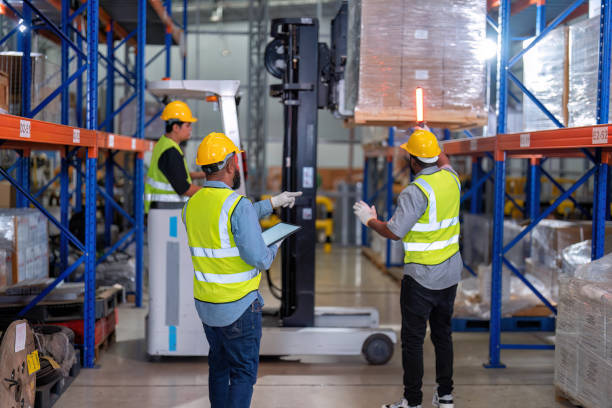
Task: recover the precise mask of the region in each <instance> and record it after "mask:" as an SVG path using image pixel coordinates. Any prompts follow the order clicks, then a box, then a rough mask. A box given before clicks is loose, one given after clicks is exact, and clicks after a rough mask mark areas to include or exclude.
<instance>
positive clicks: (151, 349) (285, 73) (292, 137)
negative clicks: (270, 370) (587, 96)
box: [147, 2, 397, 365]
mask: <svg viewBox="0 0 612 408" xmlns="http://www.w3.org/2000/svg"><path fill="white" fill-rule="evenodd" d="M347 18H348V6H347V4H346V2H345V3H344V4H343V5H342V6H341V8H340V10H339V12H338V14H337V16H336V17H335V18H334V19H333V21H332V31H331V32H332V39H331V48H330V47H328V46H327V44H324V43H320V42H319V22H318V21H317V19H314V18H281V19H274V20H272V21H271V37H272V38H273V40H272V41H271V42H270V43H269V44H268V46H267V47H266V52H265V65H266V69H267V70H268V72H269V73H270V74H271V75H273V76H274V77H276V78H279V79H281V80H282V82H281V83H280V84H275V85H272V86H271V88H270V94H271V95H272V96H273V97H278V98H280V101H281V103H282V104H283V107H284V144H283V161H282V162H283V168H282V188H283V191H302V192H303V195H302V196H301V197H299V198H298V199H297V200H296V204H295V206H294V207H293V208H284V209H282V211H281V218H282V221H283V222H287V223H291V224H295V225H299V226H301V227H302V229H301V230H300V231H299V232H298V233H297V234H294V235H291V236H290V237H288V238H287V239H286V240H285V242H284V243H283V245H282V249H281V251H282V252H281V254H282V260H281V261H282V262H281V265H282V272H281V277H282V285H281V286H282V287H281V306H280V310H275V311H272V312H270V311H268V310H266V309H265V308H264V316H263V324H262V326H263V329H262V332H263V334H262V339H261V347H260V355H268V356H283V355H360V354H362V355H363V356H364V357H365V359H366V360H367V361H368V363H370V364H374V365H378V364H385V363H387V362H388V361H389V360H390V359H391V357H392V355H393V350H394V345H395V343H396V342H397V336H396V333H395V332H394V331H393V330H391V329H385V328H380V327H379V315H378V310H376V309H375V308H367V307H361V308H353V307H315V246H316V233H315V217H316V191H317V184H316V173H317V155H316V152H317V117H318V110H319V109H329V110H331V111H332V112H334V114H335V115H336V116H338V117H341V116H342V115H343V111H344V106H343V101H344V91H343V87H344V65H345V63H346V49H347V46H346V32H347ZM219 82H232V83H236V82H237V81H198V80H184V81H180V80H169V81H157V82H152V83H150V84H149V90H150V91H151V92H153V93H154V94H156V95H158V96H160V97H169V98H183V99H193V98H197V99H201V100H202V99H205V98H206V97H210V96H211V95H217V96H219V101H220V111H221V113H222V114H223V123H224V128H226V127H227V125H228V124H229V125H230V128H231V129H225V132H226V133H227V132H228V130H229V131H231V132H232V133H231V135H230V134H228V136H229V137H230V138H231V139H232V141H234V143H236V145H238V146H240V138H239V133H238V126H237V117H236V116H235V115H236V107H235V104H232V102H231V99H233V97H235V93H234V95H231V92H226V94H225V95H220V94H218V93H217V92H220V89H221V88H223V86H220V85H219V84H218V83H219ZM215 83H217V84H216V85H215ZM232 89H234V90H235V91H234V92H237V89H238V88H237V87H236V86H234V87H232ZM224 101H225V103H224ZM230 116H232V117H230ZM234 124H235V126H234ZM242 185H243V186H244V183H243V184H242ZM242 193H243V192H242ZM179 220H180V217H179ZM166 222H167V221H166V220H165V219H164V220H163V221H162V224H165V223H166ZM179 222H180V221H179ZM151 224H152V223H151V221H150V223H149V225H151ZM166 229H167V228H166V227H165V226H164V227H163V229H162V230H163V233H162V234H160V235H159V236H157V235H152V234H150V235H149V236H150V237H151V239H153V240H158V241H163V240H166V238H164V237H165V236H166V235H168V234H167V233H166ZM179 229H180V230H181V231H179V232H178V234H177V237H176V240H177V241H178V242H179V244H178V245H179V247H180V248H179V250H178V254H177V253H174V252H173V253H172V254H171V256H175V257H178V258H180V259H179V260H178V263H177V264H176V266H175V267H172V270H170V269H168V266H167V265H169V264H170V263H169V262H168V260H167V259H166V258H165V257H166V254H167V253H168V252H167V251H166V250H165V249H164V245H165V244H164V242H160V243H158V244H155V243H152V242H149V252H150V253H152V255H151V257H155V260H153V259H151V262H150V263H149V268H150V269H149V281H150V302H151V303H150V311H149V316H148V317H147V352H148V353H149V355H150V356H167V355H207V354H208V344H207V343H206V337H205V335H204V332H203V329H202V324H201V321H200V320H199V317H198V316H197V312H196V310H195V307H194V305H193V288H192V280H193V277H192V274H193V267H192V265H191V258H190V253H189V247H188V245H187V238H186V233H185V231H184V228H183V227H182V226H180V228H179ZM164 233H165V235H164ZM153 248H155V250H153ZM173 265H174V264H173ZM176 271H179V272H178V273H179V274H180V281H181V283H180V289H174V292H173V293H172V294H169V293H168V289H169V288H168V287H165V284H166V283H167V282H169V280H170V279H169V278H168V276H169V275H168V274H172V275H173V276H172V279H176ZM174 286H176V285H174ZM164 288H165V290H164ZM177 295H178V296H177ZM168 307H170V309H172V310H171V312H172V313H173V316H175V317H176V318H175V319H174V320H173V321H172V322H170V321H169V320H168V318H167V316H168V312H169V310H168V309H167V308H168ZM169 323H175V324H169Z"/></svg>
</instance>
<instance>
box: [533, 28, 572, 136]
mask: <svg viewBox="0 0 612 408" xmlns="http://www.w3.org/2000/svg"><path fill="white" fill-rule="evenodd" d="M566 33H567V28H566V27H560V28H557V29H555V30H553V31H551V32H550V33H548V35H546V36H545V37H544V38H543V39H542V40H541V41H540V42H538V43H537V44H536V45H534V46H533V48H532V49H530V50H529V51H528V52H527V53H526V54H525V56H524V57H523V81H524V83H525V86H526V87H527V89H529V90H530V91H531V93H533V95H534V96H535V97H536V98H538V100H539V101H540V102H541V103H542V104H543V105H544V106H545V107H546V109H548V110H549V111H550V113H552V114H553V115H554V116H555V117H556V118H557V120H559V121H560V122H561V123H562V124H565V119H564V118H565V116H566V112H565V109H566V108H565V104H564V102H563V96H564V90H566V87H565V86H564V85H565V61H566V58H567V51H568V50H567V34H566ZM530 42H531V40H528V41H525V42H524V43H523V44H524V46H525V47H526V46H527V45H529V43H530ZM557 127H558V126H557V125H556V124H554V123H553V122H552V121H551V120H550V119H549V118H548V116H546V115H545V114H544V112H542V111H541V110H540V108H538V107H537V106H536V105H535V104H534V103H533V102H532V101H531V99H529V98H528V97H526V96H524V97H523V129H524V130H526V131H533V130H542V129H556V128H557Z"/></svg>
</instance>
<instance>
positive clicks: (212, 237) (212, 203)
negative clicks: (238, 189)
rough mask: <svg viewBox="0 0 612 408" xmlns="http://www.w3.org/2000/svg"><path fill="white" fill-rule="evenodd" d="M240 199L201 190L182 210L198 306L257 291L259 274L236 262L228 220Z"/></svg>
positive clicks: (225, 192)
mask: <svg viewBox="0 0 612 408" xmlns="http://www.w3.org/2000/svg"><path fill="white" fill-rule="evenodd" d="M242 198H243V196H241V195H239V194H238V193H235V192H234V191H232V190H230V189H228V188H211V187H205V188H203V189H201V190H199V191H198V192H197V193H196V194H194V195H193V196H192V197H191V198H190V199H189V201H188V202H187V204H185V207H184V208H183V214H182V217H183V222H184V223H185V227H186V228H187V240H188V241H189V249H190V250H191V260H192V262H193V269H194V276H193V295H194V297H195V298H196V299H198V300H200V301H202V302H209V303H228V302H234V301H236V300H239V299H242V298H243V297H244V296H246V295H247V294H248V293H250V292H252V291H254V290H257V288H258V287H259V281H260V280H261V273H260V272H259V271H258V270H257V269H256V268H253V267H252V266H251V265H249V264H247V263H246V262H244V261H243V260H242V258H240V252H239V251H238V247H237V246H236V242H235V241H234V234H233V233H232V226H231V221H230V220H231V218H232V214H233V212H234V209H235V208H236V206H237V205H238V202H240V200H241V199H242Z"/></svg>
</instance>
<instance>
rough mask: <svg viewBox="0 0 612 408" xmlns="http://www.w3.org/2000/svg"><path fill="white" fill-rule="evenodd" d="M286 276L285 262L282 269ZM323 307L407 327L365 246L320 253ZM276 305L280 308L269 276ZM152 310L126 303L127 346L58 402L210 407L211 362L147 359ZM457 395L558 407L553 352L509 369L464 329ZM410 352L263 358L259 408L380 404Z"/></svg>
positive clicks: (483, 405) (519, 338) (394, 393)
mask: <svg viewBox="0 0 612 408" xmlns="http://www.w3.org/2000/svg"><path fill="white" fill-rule="evenodd" d="M272 274H273V275H272V276H273V280H275V281H276V282H279V281H280V279H279V275H280V271H279V266H278V262H276V263H275V266H274V268H273V271H272ZM316 279H317V285H316V303H317V305H320V306H329V305H336V306H375V307H377V308H378V309H379V311H380V317H381V323H382V325H384V326H387V327H392V328H394V329H396V330H399V325H400V312H399V305H398V303H399V287H398V285H397V283H395V282H394V281H392V280H391V279H390V278H388V277H386V276H384V275H383V274H382V273H381V272H380V271H378V270H377V269H376V268H375V267H374V266H373V265H372V264H371V263H370V262H369V261H367V260H366V259H365V258H363V257H361V256H360V254H359V251H358V250H357V249H353V248H351V249H339V248H338V249H334V250H333V251H332V253H331V254H324V253H323V252H322V251H319V252H318V253H317V276H316ZM261 287H262V291H263V292H264V298H265V300H266V306H272V305H274V304H277V302H275V300H274V299H273V298H272V296H271V295H270V294H269V293H268V291H267V287H266V284H265V282H264V281H262V285H261ZM145 314H146V310H143V309H135V308H133V307H132V306H130V305H122V306H121V307H120V309H119V327H118V332H117V343H116V344H115V345H114V346H112V347H111V348H110V349H109V350H107V351H106V352H105V353H104V354H103V356H102V358H101V360H100V362H99V368H96V369H90V370H83V371H81V374H80V375H79V377H78V378H77V379H76V381H75V382H74V383H73V384H72V386H71V387H70V388H69V389H68V390H67V391H66V393H65V394H64V395H63V396H62V397H61V399H60V400H59V401H58V403H57V405H56V406H58V407H63V408H76V407H79V408H81V407H132V406H140V407H147V408H157V407H180V408H188V407H189V408H190V407H207V406H209V403H208V386H207V378H208V366H207V362H206V358H168V359H164V360H162V361H161V362H157V363H151V362H148V361H147V358H146V354H145V340H144V316H145ZM546 335H550V333H548V334H504V335H503V336H502V337H503V340H504V342H511V343H520V342H524V343H529V342H533V343H539V342H542V341H545V336H546ZM454 344H455V384H456V389H455V401H456V405H457V406H458V407H471V408H490V407H495V408H503V407H557V406H565V405H559V403H557V402H555V397H554V387H553V385H552V383H553V364H554V354H553V352H552V351H504V352H503V353H502V361H503V362H504V363H505V364H507V366H508V368H506V369H498V370H488V369H484V368H483V367H482V363H483V362H485V361H486V360H487V355H488V335H487V334H473V333H457V334H455V335H454ZM433 356H434V354H433V347H432V345H431V342H430V341H429V340H427V341H426V343H425V371H426V372H425V377H424V394H425V396H424V402H425V403H424V404H423V406H424V407H428V406H431V403H430V401H431V396H432V392H433V387H434V383H435V372H434V358H433ZM401 384H402V368H401V349H400V345H399V344H397V346H396V350H395V353H394V356H393V359H392V360H391V361H390V362H389V363H388V364H387V365H385V366H368V365H367V364H365V362H364V360H363V359H362V358H361V357H360V356H356V357H309V356H294V357H286V358H282V359H262V361H261V364H260V368H259V378H258V381H257V385H256V386H255V391H254V395H253V403H252V406H253V407H266V408H273V407H317V408H325V407H340V406H342V407H380V406H381V404H382V403H387V402H392V401H395V400H397V399H399V398H400V396H401V394H402V385H401Z"/></svg>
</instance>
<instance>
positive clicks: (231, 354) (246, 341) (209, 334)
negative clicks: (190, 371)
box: [204, 299, 262, 408]
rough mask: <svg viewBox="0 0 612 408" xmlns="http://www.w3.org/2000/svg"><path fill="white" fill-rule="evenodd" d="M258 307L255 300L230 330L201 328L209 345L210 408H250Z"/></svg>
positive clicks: (258, 329)
mask: <svg viewBox="0 0 612 408" xmlns="http://www.w3.org/2000/svg"><path fill="white" fill-rule="evenodd" d="M261 307H262V306H261V303H260V302H259V300H258V299H256V300H255V301H254V302H253V303H252V304H251V306H249V307H248V308H247V310H246V311H245V312H244V313H243V314H242V316H240V318H238V320H236V321H235V322H234V323H232V324H230V325H229V326H225V327H211V326H207V325H206V324H204V332H205V333H206V338H207V339H208V344H209V345H210V351H209V353H208V366H209V369H208V397H209V399H210V405H211V408H242V407H249V406H250V405H251V397H252V396H253V385H255V382H256V381H257V367H258V366H259V342H260V340H261Z"/></svg>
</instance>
